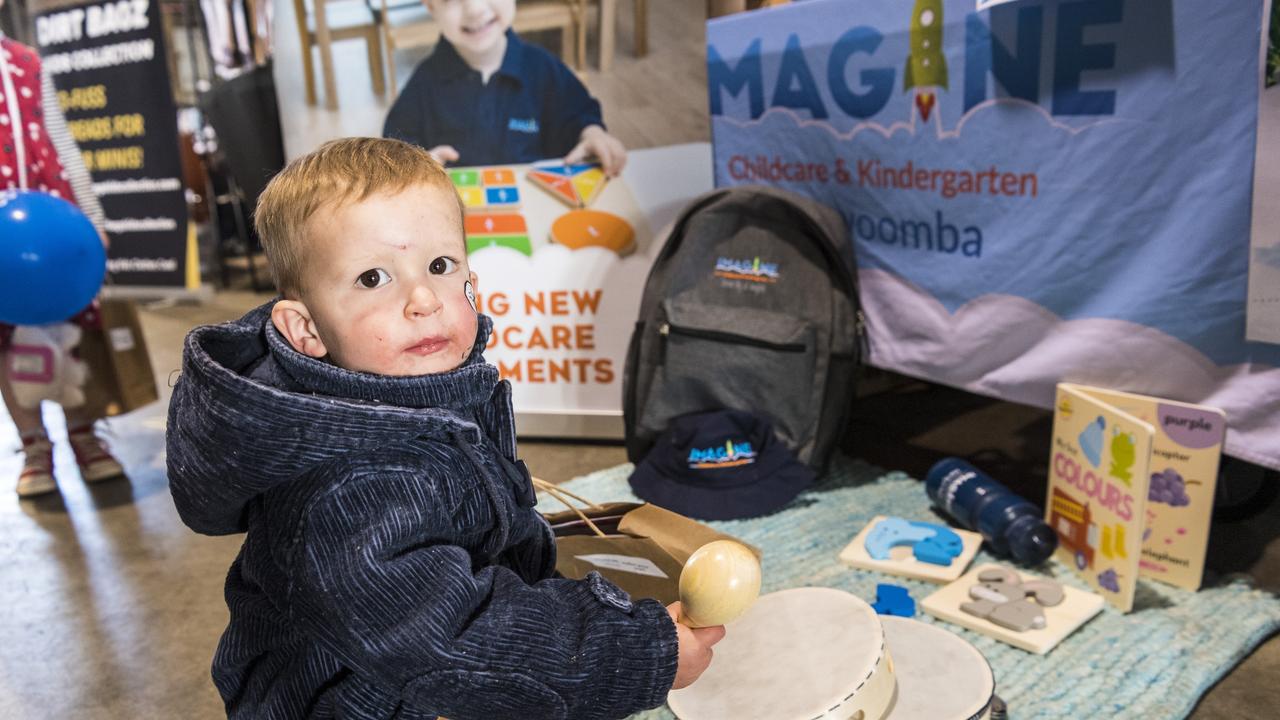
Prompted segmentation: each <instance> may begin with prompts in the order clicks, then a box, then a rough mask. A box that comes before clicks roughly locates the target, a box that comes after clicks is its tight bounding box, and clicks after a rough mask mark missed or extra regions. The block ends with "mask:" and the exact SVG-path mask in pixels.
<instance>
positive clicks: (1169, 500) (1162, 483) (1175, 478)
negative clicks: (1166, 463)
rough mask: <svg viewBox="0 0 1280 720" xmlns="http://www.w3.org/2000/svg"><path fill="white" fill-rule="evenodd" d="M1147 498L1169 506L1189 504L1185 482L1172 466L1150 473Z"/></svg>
mask: <svg viewBox="0 0 1280 720" xmlns="http://www.w3.org/2000/svg"><path fill="white" fill-rule="evenodd" d="M1147 499H1148V500H1150V501H1151V502H1157V503H1164V504H1165V505H1169V506H1170V507H1186V506H1187V505H1190V504H1191V498H1190V496H1188V495H1187V483H1186V481H1184V480H1183V479H1182V475H1180V474H1178V471H1177V470H1174V469H1173V468H1165V469H1164V471H1163V472H1158V473H1153V474H1152V475H1151V487H1150V488H1149V489H1148V490H1147Z"/></svg>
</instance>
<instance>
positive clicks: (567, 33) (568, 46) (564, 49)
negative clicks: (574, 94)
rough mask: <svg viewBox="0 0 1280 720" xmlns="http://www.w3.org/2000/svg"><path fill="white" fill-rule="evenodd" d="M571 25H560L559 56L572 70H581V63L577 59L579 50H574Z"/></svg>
mask: <svg viewBox="0 0 1280 720" xmlns="http://www.w3.org/2000/svg"><path fill="white" fill-rule="evenodd" d="M574 34H575V33H574V29H573V25H572V24H569V25H561V26H560V57H561V59H563V60H564V62H565V64H566V65H572V66H573V69H574V70H581V69H582V64H581V63H580V62H579V60H578V55H579V54H580V52H575V48H574V45H575V44H576V43H574V41H573V36H574Z"/></svg>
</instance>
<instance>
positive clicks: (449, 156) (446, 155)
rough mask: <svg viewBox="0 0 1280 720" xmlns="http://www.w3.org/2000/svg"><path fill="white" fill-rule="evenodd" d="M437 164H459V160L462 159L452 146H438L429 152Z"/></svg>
mask: <svg viewBox="0 0 1280 720" xmlns="http://www.w3.org/2000/svg"><path fill="white" fill-rule="evenodd" d="M427 153H429V154H430V155H431V157H433V158H435V159H436V162H438V163H440V164H441V165H447V164H449V163H452V162H458V158H460V157H462V156H461V155H459V154H458V151H457V150H455V149H454V148H453V146H452V145H437V146H435V147H433V148H431V149H430V150H428V151H427Z"/></svg>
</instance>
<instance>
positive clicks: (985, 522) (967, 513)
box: [924, 458, 1058, 565]
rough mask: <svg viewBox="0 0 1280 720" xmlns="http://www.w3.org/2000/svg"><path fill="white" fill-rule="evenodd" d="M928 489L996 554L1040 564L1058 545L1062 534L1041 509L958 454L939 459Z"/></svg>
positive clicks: (936, 502) (927, 479)
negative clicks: (1059, 533) (1048, 520)
mask: <svg viewBox="0 0 1280 720" xmlns="http://www.w3.org/2000/svg"><path fill="white" fill-rule="evenodd" d="M924 489H925V492H927V493H928V494H929V499H930V500H932V501H933V504H934V505H936V506H938V508H940V509H941V510H942V511H943V512H945V513H946V514H948V515H950V516H951V517H953V518H955V520H956V521H957V522H959V523H960V524H961V525H963V526H965V527H967V528H969V529H970V530H975V531H977V532H978V533H980V534H981V535H982V539H983V540H986V541H987V544H988V545H990V546H991V551H992V552H994V553H995V554H997V555H1002V556H1004V557H1012V558H1013V559H1014V560H1016V561H1017V562H1018V563H1020V564H1023V565H1038V564H1040V563H1041V562H1044V561H1045V560H1046V559H1048V557H1049V556H1050V555H1052V554H1053V551H1054V550H1055V549H1056V548H1057V547H1058V535H1057V533H1055V532H1054V531H1053V528H1051V527H1049V526H1048V525H1046V524H1045V522H1044V514H1043V513H1042V512H1041V511H1040V508H1038V507H1036V506H1035V505H1034V504H1032V503H1031V502H1030V501H1028V500H1026V499H1024V498H1022V497H1019V496H1018V495H1016V494H1015V493H1014V492H1013V491H1012V490H1010V489H1009V488H1007V487H1005V486H1004V485H1001V484H1000V483H998V482H996V481H995V480H992V479H991V478H990V477H989V476H988V475H987V474H986V473H984V472H982V471H981V470H979V469H977V468H975V467H974V466H972V465H970V464H969V463H967V462H965V461H964V460H961V459H960V458H944V459H943V460H939V461H938V463H937V464H936V465H934V466H933V467H932V468H930V469H929V474H928V476H926V477H925V481H924Z"/></svg>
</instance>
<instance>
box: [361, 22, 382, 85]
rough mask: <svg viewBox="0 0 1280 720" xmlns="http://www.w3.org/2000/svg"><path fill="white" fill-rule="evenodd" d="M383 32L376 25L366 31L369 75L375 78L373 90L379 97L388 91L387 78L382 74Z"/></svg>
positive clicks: (365, 40) (365, 43)
mask: <svg viewBox="0 0 1280 720" xmlns="http://www.w3.org/2000/svg"><path fill="white" fill-rule="evenodd" d="M381 35H382V33H381V32H379V30H378V27H377V26H376V25H370V26H369V29H368V31H366V32H365V36H364V46H365V50H366V51H367V52H368V54H369V77H370V78H372V80H373V92H374V93H375V94H377V95H378V96H379V97H381V96H382V95H385V94H386V92H387V83H386V78H385V76H384V75H383V74H382V40H381Z"/></svg>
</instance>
